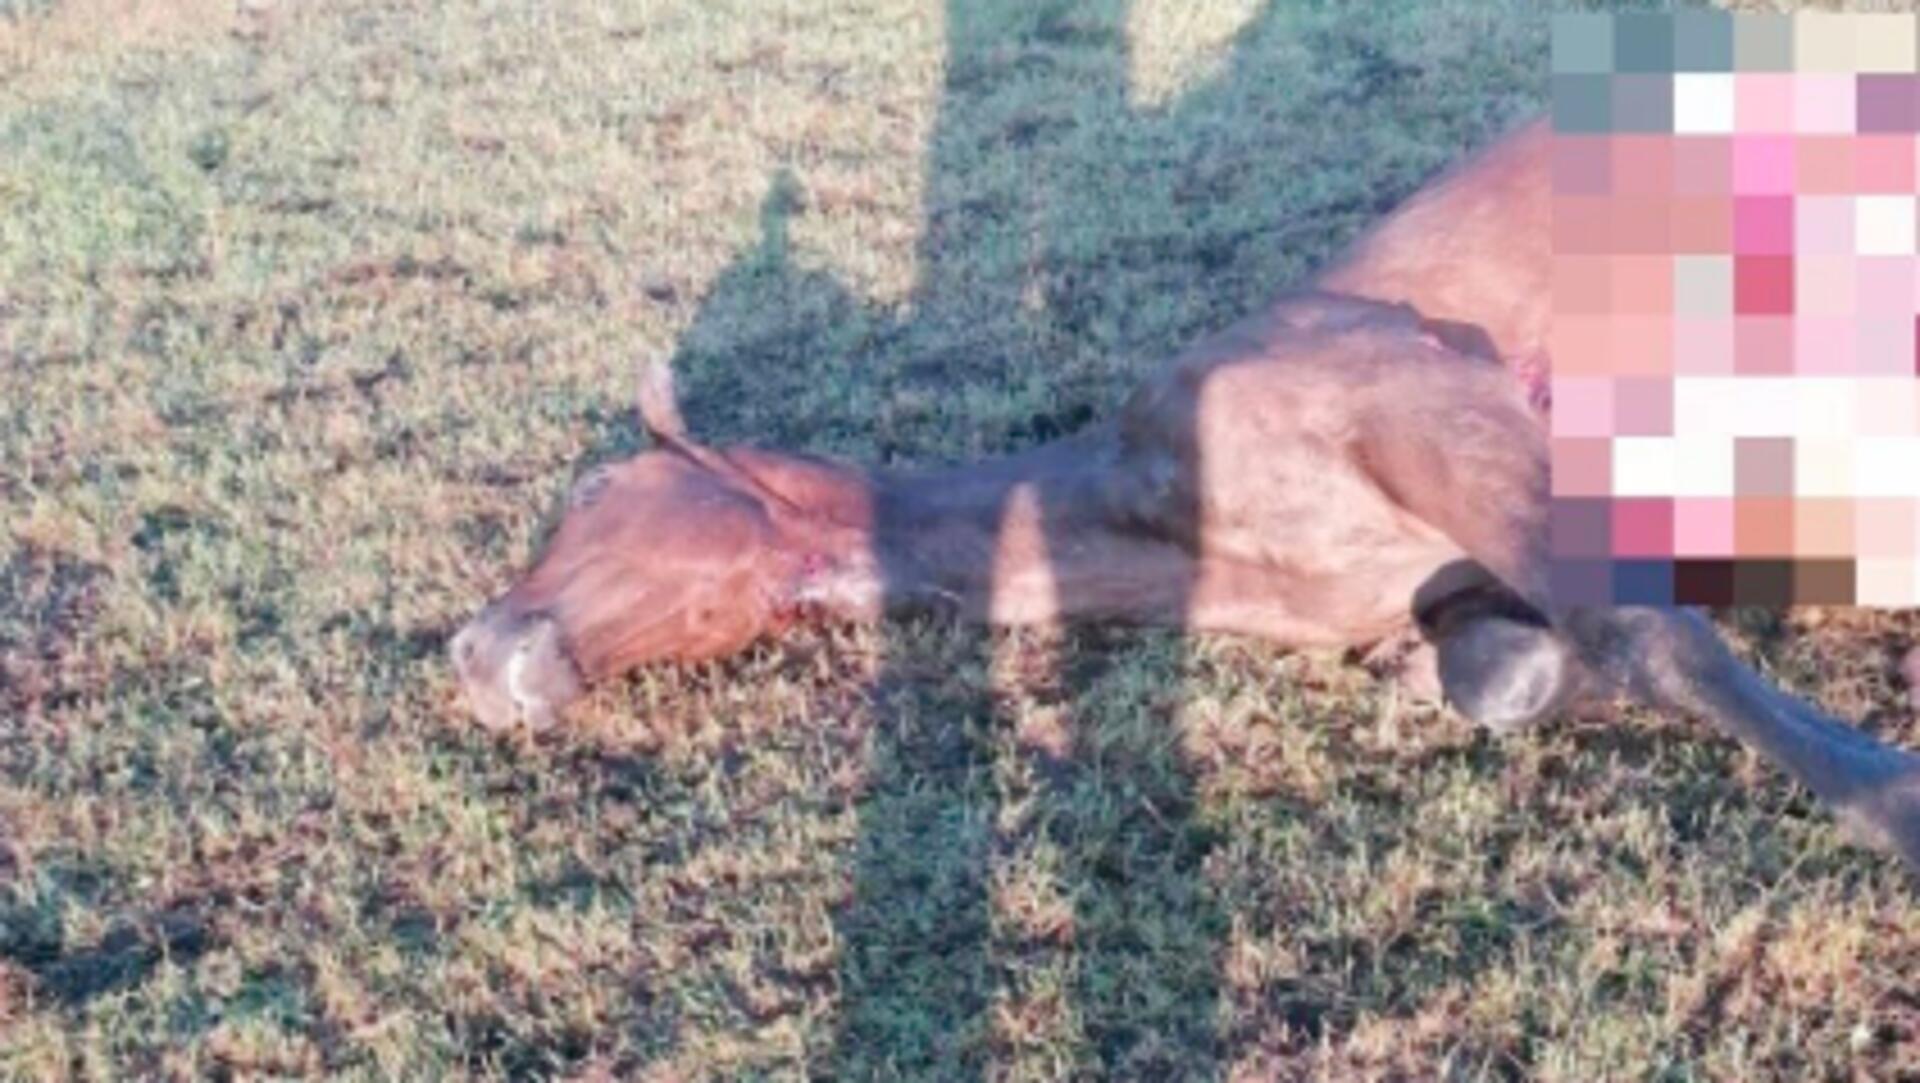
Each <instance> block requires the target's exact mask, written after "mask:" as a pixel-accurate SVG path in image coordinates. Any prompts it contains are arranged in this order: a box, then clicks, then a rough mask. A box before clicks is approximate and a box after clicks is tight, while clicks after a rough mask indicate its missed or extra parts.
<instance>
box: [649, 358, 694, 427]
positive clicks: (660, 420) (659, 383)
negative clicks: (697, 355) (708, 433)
mask: <svg viewBox="0 0 1920 1083" xmlns="http://www.w3.org/2000/svg"><path fill="white" fill-rule="evenodd" d="M639 377H640V380H639V395H638V399H639V408H640V427H641V428H643V429H645V430H646V431H647V435H648V436H651V437H653V439H654V441H655V442H656V443H660V444H666V445H668V446H670V447H682V446H685V445H687V444H689V443H692V441H691V440H690V439H689V438H688V437H687V423H686V421H685V419H683V418H682V417H681V416H680V399H679V396H678V395H676V394H675V393H674V390H673V367H672V366H671V365H668V364H667V363H666V362H665V361H661V360H659V359H657V358H656V359H654V360H650V361H642V362H641V363H640V372H639Z"/></svg>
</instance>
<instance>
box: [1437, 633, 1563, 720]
mask: <svg viewBox="0 0 1920 1083" xmlns="http://www.w3.org/2000/svg"><path fill="white" fill-rule="evenodd" d="M1572 671H1573V665H1572V662H1571V659H1570V657H1569V655H1568V653H1567V648H1566V646H1565V645H1564V644H1562V643H1561V642H1560V640H1559V638H1558V637H1556V636H1555V635H1554V634H1553V632H1552V631H1550V630H1548V629H1546V628H1543V627H1541V626H1539V625H1537V624H1529V623H1526V622H1523V621H1517V620H1509V619H1507V618H1504V617H1494V616H1487V617H1478V618H1474V619H1471V620H1467V621H1464V622H1462V623H1460V624H1459V625H1458V626H1456V627H1454V628H1451V629H1449V630H1448V632H1447V634H1446V635H1444V636H1442V637H1441V639H1440V684H1441V687H1442V688H1444V689H1445V690H1446V694H1447V703H1448V705H1450V706H1451V707H1453V709H1454V710H1456V711H1459V712H1460V713H1461V714H1463V715H1465V716H1467V717H1468V718H1471V719H1473V720H1474V721H1475V722H1478V723H1479V724H1480V725H1483V726H1485V727H1487V728H1488V729H1490V730H1493V731H1494V732H1495V733H1500V734H1508V733H1516V732H1518V731H1520V730H1524V729H1527V728H1528V727H1530V726H1533V725H1534V724H1536V723H1538V722H1540V721H1542V720H1543V719H1545V718H1547V717H1549V716H1550V715H1552V714H1553V713H1554V712H1555V711H1556V710H1558V709H1559V708H1560V706H1561V704H1562V703H1563V702H1564V701H1565V700H1566V698H1567V692H1568V690H1569V688H1570V686H1571V684H1572V681H1571V677H1572Z"/></svg>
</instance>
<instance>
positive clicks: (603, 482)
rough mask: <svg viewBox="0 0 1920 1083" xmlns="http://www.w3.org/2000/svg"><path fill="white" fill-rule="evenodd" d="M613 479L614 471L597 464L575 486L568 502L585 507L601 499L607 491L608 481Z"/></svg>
mask: <svg viewBox="0 0 1920 1083" xmlns="http://www.w3.org/2000/svg"><path fill="white" fill-rule="evenodd" d="M612 480H613V471H612V470H610V469H608V468H607V467H604V466H596V467H594V468H593V469H592V470H589V471H587V473H586V475H585V476H583V477H582V478H581V479H580V480H579V481H578V482H576V483H575V484H574V486H573V493H572V494H571V495H569V496H568V497H567V503H568V504H569V505H571V506H573V507H576V508H584V507H586V506H588V505H589V504H592V503H593V502H594V501H596V500H598V499H600V494H601V493H603V492H606V489H607V483H608V482H610V481H612Z"/></svg>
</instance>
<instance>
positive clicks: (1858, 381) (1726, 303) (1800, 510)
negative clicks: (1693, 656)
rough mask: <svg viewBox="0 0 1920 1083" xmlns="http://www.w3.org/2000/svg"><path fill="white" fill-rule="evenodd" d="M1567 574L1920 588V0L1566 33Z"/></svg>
mask: <svg viewBox="0 0 1920 1083" xmlns="http://www.w3.org/2000/svg"><path fill="white" fill-rule="evenodd" d="M1553 124H1554V144H1555V145H1554V170H1553V177H1554V182H1553V183H1554V236H1553V246H1554V275H1555V281H1554V335H1553V344H1552V353H1553V366H1554V377H1553V415H1552V462H1553V483H1552V484H1553V500H1554V505H1553V511H1552V518H1551V524H1552V525H1551V543H1552V553H1553V560H1554V575H1553V590H1554V594H1555V598H1556V600H1558V601H1559V602H1561V603H1562V604H1656V605H1669V604H1682V605H1731V604H1742V605H1748V604H1752V605H1793V604H1814V605H1851V604H1858V605H1871V606H1912V605H1917V604H1920V576H1916V574H1915V566H1916V563H1920V561H1916V557H1917V556H1920V545H1916V537H1917V535H1920V528H1917V524H1920V380H1916V379H1915V375H1916V373H1920V349H1917V348H1916V330H1917V329H1920V316H1917V315H1916V314H1920V255H1917V253H1920V225H1917V224H1916V217H1917V215H1916V192H1917V191H1920V185H1916V167H1917V164H1920V17H1917V16H1915V15H1911V14H1886V15H1881V14H1874V15H1865V14H1833V13H1799V14H1794V15H1760V14H1730V13H1726V12H1718V11H1689V12H1680V13H1644V14H1643V13H1634V14H1620V15H1604V14H1602V15H1594V14H1570V15H1562V16H1558V17H1556V18H1555V20H1554V27H1553Z"/></svg>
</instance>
